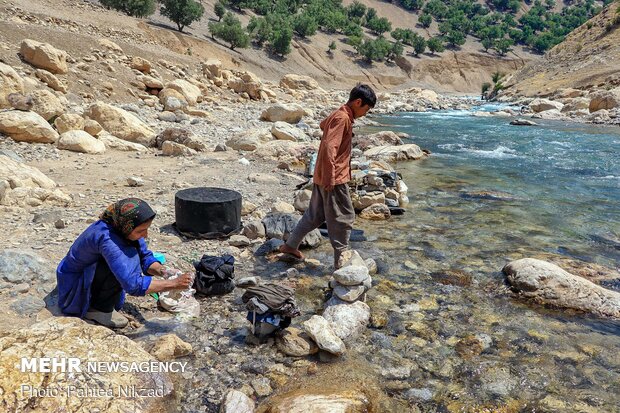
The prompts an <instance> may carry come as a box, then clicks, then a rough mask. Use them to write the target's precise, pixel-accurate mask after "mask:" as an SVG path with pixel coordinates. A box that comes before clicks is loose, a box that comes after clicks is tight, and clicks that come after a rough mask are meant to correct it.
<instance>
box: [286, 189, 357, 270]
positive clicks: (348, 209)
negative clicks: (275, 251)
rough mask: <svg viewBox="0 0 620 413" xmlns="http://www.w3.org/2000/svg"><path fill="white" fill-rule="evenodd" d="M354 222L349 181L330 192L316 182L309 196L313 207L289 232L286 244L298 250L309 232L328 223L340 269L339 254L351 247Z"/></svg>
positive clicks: (330, 237) (335, 263) (336, 266)
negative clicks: (350, 241) (350, 240)
mask: <svg viewBox="0 0 620 413" xmlns="http://www.w3.org/2000/svg"><path fill="white" fill-rule="evenodd" d="M354 221H355V210H354V209H353V203H352V202H351V196H350V195H349V186H348V185H347V184H346V183H345V184H340V185H335V186H334V189H333V190H332V191H330V192H328V191H326V190H325V188H324V187H323V186H321V185H316V184H315V185H314V188H313V189H312V196H311V197H310V206H309V207H308V209H306V212H304V215H303V217H301V220H299V222H298V223H297V226H295V229H294V230H293V232H292V233H291V234H290V235H289V237H288V239H287V240H286V245H288V246H289V247H291V248H295V249H299V245H300V244H301V241H302V240H303V238H304V237H305V236H306V234H308V233H309V232H310V231H312V230H314V229H316V228H318V227H319V226H320V225H321V224H322V223H323V222H325V223H326V224H327V232H328V234H329V240H330V242H331V244H332V247H334V267H335V268H338V260H339V259H340V256H341V255H342V253H343V252H344V251H346V250H347V249H348V248H349V237H350V236H351V228H352V227H353V222H354Z"/></svg>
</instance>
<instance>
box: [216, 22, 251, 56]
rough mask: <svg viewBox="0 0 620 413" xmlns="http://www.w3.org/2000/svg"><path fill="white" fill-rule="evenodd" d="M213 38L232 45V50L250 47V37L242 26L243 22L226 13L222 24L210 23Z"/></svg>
mask: <svg viewBox="0 0 620 413" xmlns="http://www.w3.org/2000/svg"><path fill="white" fill-rule="evenodd" d="M209 32H211V37H214V38H218V39H222V40H223V41H225V42H227V43H230V49H231V50H235V49H236V48H244V47H248V45H249V44H250V37H249V36H248V34H247V33H246V31H245V30H244V29H243V27H242V26H241V22H240V21H239V19H238V18H236V17H235V16H234V15H233V14H232V13H226V15H225V16H224V18H223V19H222V21H221V22H211V23H209Z"/></svg>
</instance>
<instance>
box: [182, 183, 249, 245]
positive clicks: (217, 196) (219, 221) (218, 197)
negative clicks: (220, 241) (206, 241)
mask: <svg viewBox="0 0 620 413" xmlns="http://www.w3.org/2000/svg"><path fill="white" fill-rule="evenodd" d="M174 213H175V217H176V226H177V229H178V230H179V231H180V232H183V233H187V234H194V235H197V236H205V237H209V236H213V237H217V236H226V235H230V234H232V233H234V232H236V231H238V230H239V229H240V228H241V194H240V193H239V192H237V191H233V190H230V189H224V188H208V187H200V188H189V189H183V190H181V191H178V192H177V193H176V195H175V197H174Z"/></svg>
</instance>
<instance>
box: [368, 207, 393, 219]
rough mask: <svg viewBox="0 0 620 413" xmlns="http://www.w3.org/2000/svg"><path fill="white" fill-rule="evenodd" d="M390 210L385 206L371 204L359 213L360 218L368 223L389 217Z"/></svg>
mask: <svg viewBox="0 0 620 413" xmlns="http://www.w3.org/2000/svg"><path fill="white" fill-rule="evenodd" d="M390 215H391V213H390V208H389V207H388V206H387V205H385V204H372V205H371V206H369V207H367V208H364V210H362V212H360V218H364V219H368V220H370V221H382V220H384V219H388V218H389V217H390Z"/></svg>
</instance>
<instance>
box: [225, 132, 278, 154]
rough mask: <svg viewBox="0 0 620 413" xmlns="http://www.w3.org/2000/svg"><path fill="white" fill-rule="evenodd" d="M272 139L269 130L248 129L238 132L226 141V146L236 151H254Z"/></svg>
mask: <svg viewBox="0 0 620 413" xmlns="http://www.w3.org/2000/svg"><path fill="white" fill-rule="evenodd" d="M272 139H273V136H272V135H271V132H270V131H269V129H250V130H247V131H243V132H239V133H237V134H236V135H234V136H233V137H231V138H230V139H228V140H227V141H226V146H228V147H230V148H232V149H235V150H238V151H255V150H256V149H258V147H259V146H261V145H262V144H263V143H265V142H268V141H270V140H272Z"/></svg>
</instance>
